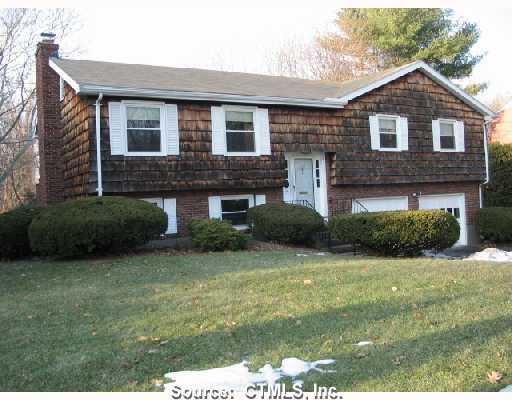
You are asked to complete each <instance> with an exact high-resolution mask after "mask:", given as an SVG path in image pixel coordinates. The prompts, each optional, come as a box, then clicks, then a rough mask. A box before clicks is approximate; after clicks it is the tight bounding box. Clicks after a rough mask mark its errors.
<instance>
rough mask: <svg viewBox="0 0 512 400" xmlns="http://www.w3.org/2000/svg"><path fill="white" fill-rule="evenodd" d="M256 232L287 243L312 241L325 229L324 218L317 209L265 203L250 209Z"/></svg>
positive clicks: (269, 238) (267, 237)
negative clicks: (316, 234)
mask: <svg viewBox="0 0 512 400" xmlns="http://www.w3.org/2000/svg"><path fill="white" fill-rule="evenodd" d="M248 220H249V223H250V224H252V226H253V231H254V234H255V235H256V236H257V237H263V238H265V239H267V240H276V241H279V242H285V243H310V242H312V241H313V239H314V235H315V233H317V232H319V231H321V230H322V229H324V227H325V226H324V220H323V218H322V216H321V215H320V214H318V213H317V212H316V211H315V210H313V209H311V208H309V207H304V206H300V205H296V204H286V203H276V204H263V205H260V206H256V207H253V208H251V209H249V211H248Z"/></svg>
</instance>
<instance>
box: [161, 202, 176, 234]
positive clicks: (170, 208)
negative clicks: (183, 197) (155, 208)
mask: <svg viewBox="0 0 512 400" xmlns="http://www.w3.org/2000/svg"><path fill="white" fill-rule="evenodd" d="M164 211H165V213H166V214H167V219H168V223H167V231H166V232H165V233H167V234H172V233H178V220H177V219H176V199H164Z"/></svg>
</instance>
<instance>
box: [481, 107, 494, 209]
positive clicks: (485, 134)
mask: <svg viewBox="0 0 512 400" xmlns="http://www.w3.org/2000/svg"><path fill="white" fill-rule="evenodd" d="M490 123H492V119H490V118H489V117H486V118H485V121H484V153H485V180H484V181H483V182H482V183H481V184H480V208H483V206H484V194H483V186H484V185H486V184H488V183H489V181H490V173H489V149H488V147H487V144H488V143H487V140H488V138H487V126H488V124H490Z"/></svg>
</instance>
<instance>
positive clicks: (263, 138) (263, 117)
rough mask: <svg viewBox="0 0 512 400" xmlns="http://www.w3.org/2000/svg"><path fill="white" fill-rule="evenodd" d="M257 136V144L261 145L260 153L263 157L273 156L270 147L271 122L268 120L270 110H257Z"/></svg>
mask: <svg viewBox="0 0 512 400" xmlns="http://www.w3.org/2000/svg"><path fill="white" fill-rule="evenodd" d="M256 127H257V128H256V134H257V135H258V139H257V140H256V142H257V143H258V144H259V149H258V150H259V151H258V153H259V154H260V155H263V156H269V155H270V154H272V148H271V145H270V122H269V119H268V109H266V108H258V109H257V110H256Z"/></svg>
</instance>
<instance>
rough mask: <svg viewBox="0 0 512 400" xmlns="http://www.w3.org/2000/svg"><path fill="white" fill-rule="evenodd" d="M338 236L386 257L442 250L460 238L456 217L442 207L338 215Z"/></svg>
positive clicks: (334, 224)
mask: <svg viewBox="0 0 512 400" xmlns="http://www.w3.org/2000/svg"><path fill="white" fill-rule="evenodd" d="M329 230H330V232H331V234H332V235H333V237H334V238H335V239H338V240H341V241H343V242H345V243H351V244H354V245H360V246H361V247H363V248H366V249H368V250H371V251H373V252H375V253H377V254H381V255H386V256H416V255H420V254H421V252H422V251H423V250H429V249H434V250H442V249H446V248H448V247H450V246H453V245H454V244H455V242H456V241H457V240H458V239H459V234H460V227H459V223H458V222H457V220H456V219H455V217H454V216H453V215H451V214H449V213H447V212H444V211H438V210H421V211H392V212H380V213H379V212H377V213H361V214H346V215H338V216H335V217H333V218H331V220H330V221H329Z"/></svg>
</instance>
